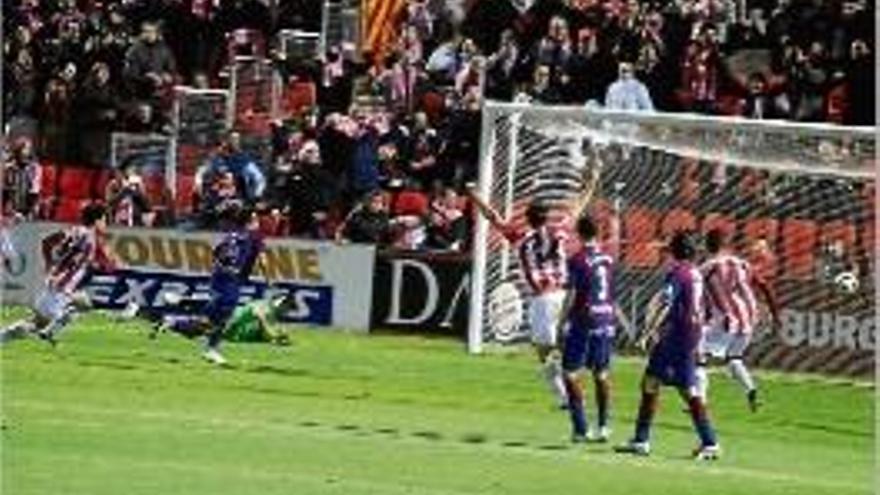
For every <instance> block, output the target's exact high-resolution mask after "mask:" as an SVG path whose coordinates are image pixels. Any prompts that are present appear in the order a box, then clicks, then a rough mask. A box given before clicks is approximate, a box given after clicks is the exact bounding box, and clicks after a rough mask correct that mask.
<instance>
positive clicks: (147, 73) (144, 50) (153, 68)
mask: <svg viewBox="0 0 880 495" xmlns="http://www.w3.org/2000/svg"><path fill="white" fill-rule="evenodd" d="M175 72H176V68H175V63H174V57H173V56H172V54H171V50H170V49H169V48H168V46H167V45H166V44H165V42H163V41H162V40H161V39H160V38H159V32H158V27H157V26H156V25H155V24H152V23H144V25H143V26H142V31H141V38H140V39H139V40H138V41H137V42H136V43H135V44H134V45H133V46H132V47H131V49H129V51H128V53H127V54H126V56H125V69H124V75H125V79H126V81H127V82H128V84H129V87H130V90H131V91H132V93H133V94H134V95H135V96H137V97H140V98H151V97H154V96H155V95H156V92H157V91H159V90H161V89H162V88H163V86H165V85H168V84H170V83H171V82H172V80H173V75H174V74H175Z"/></svg>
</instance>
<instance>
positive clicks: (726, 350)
mask: <svg viewBox="0 0 880 495" xmlns="http://www.w3.org/2000/svg"><path fill="white" fill-rule="evenodd" d="M751 341H752V334H751V333H730V332H728V331H726V330H721V329H717V328H708V329H706V331H705V333H704V334H703V339H702V340H701V342H700V353H701V354H703V355H709V356H711V357H714V358H718V359H724V358H728V357H743V355H744V354H745V352H746V349H748V347H749V344H750V343H751Z"/></svg>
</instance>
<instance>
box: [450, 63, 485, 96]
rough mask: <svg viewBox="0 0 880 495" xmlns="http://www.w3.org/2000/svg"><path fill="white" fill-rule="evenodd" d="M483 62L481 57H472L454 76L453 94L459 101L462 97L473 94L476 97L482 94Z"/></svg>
mask: <svg viewBox="0 0 880 495" xmlns="http://www.w3.org/2000/svg"><path fill="white" fill-rule="evenodd" d="M484 73H485V60H484V59H483V57H474V58H472V59H471V61H470V62H469V63H468V64H467V65H465V66H464V67H462V69H461V70H460V71H458V74H456V75H455V94H456V96H457V97H458V98H459V99H461V98H463V97H464V95H466V94H469V93H473V94H475V95H477V96H479V95H480V94H482V92H483V86H484V81H483V78H484Z"/></svg>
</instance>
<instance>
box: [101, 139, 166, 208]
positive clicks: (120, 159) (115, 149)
mask: <svg viewBox="0 0 880 495" xmlns="http://www.w3.org/2000/svg"><path fill="white" fill-rule="evenodd" d="M110 164H111V166H112V167H113V168H114V169H121V168H124V167H126V166H134V167H135V168H136V169H137V171H138V173H139V174H140V176H141V177H142V178H143V181H144V189H145V193H146V196H147V199H148V200H149V201H150V203H151V204H153V205H163V204H167V203H168V201H169V200H170V199H172V198H173V197H174V194H175V190H176V185H175V165H174V164H175V159H174V141H173V140H172V139H171V138H170V137H168V136H163V135H161V134H133V133H127V132H114V133H113V134H112V135H111V140H110Z"/></svg>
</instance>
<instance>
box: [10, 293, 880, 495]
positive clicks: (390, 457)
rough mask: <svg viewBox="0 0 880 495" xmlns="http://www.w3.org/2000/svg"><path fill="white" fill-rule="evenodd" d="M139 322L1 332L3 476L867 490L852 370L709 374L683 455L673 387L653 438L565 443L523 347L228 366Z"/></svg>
mask: <svg viewBox="0 0 880 495" xmlns="http://www.w3.org/2000/svg"><path fill="white" fill-rule="evenodd" d="M15 314H20V312H19V311H15ZM10 318H11V314H10V312H9V311H7V310H4V313H3V318H2V320H3V321H4V322H8V320H9V319H10ZM146 328H147V327H146V325H145V324H141V323H130V322H128V323H116V322H112V321H110V320H108V319H106V318H104V317H102V316H100V315H92V316H88V317H84V318H82V319H80V320H78V321H76V322H75V323H74V324H73V325H72V326H71V328H69V329H68V331H67V332H66V333H65V334H63V335H62V342H61V344H60V345H59V346H58V348H56V349H52V348H50V347H48V346H47V345H46V344H44V343H42V342H38V341H35V340H28V341H22V342H16V343H14V344H12V345H10V346H8V347H6V348H4V349H3V351H2V358H3V362H2V371H3V396H2V397H3V404H2V406H3V407H2V413H3V414H2V440H3V443H2V455H3V457H2V468H3V470H2V487H0V488H2V492H3V493H8V494H14V495H50V494H59V495H61V494H63V495H77V494H82V495H100V494H125V495H136V494H149V495H155V494H211V495H225V494H260V495H268V494H305V495H321V494H347V495H352V494H358V495H359V494H382V495H394V494H404V493H406V494H427V495H458V494H478V493H479V494H483V493H486V494H488V493H492V494H496V493H497V494H539V493H540V494H563V493H596V494H603V495H613V494H638V493H653V494H658V495H665V494H701V495H702V494H706V493H711V494H750V495H754V494H762V495H763V494H810V495H812V494H825V493H827V494H833V495H845V494H866V493H871V492H872V484H873V481H874V478H873V472H874V459H873V448H874V440H873V438H874V434H875V430H874V414H873V407H874V395H873V394H874V391H873V389H872V388H870V387H867V386H865V385H864V384H862V385H853V384H850V383H840V382H837V383H834V382H830V381H828V380H824V379H818V378H809V377H803V376H800V377H784V376H782V375H777V374H760V375H759V379H760V382H761V384H762V386H763V392H764V398H765V401H766V405H765V407H764V409H762V410H761V411H760V412H759V413H757V414H751V413H749V412H748V411H747V409H746V404H745V400H744V399H743V397H742V395H741V393H740V390H739V389H738V388H736V387H735V385H734V384H733V383H732V382H731V381H730V380H729V379H727V377H725V376H722V374H721V373H720V372H717V373H715V374H713V383H712V390H711V391H710V396H711V400H712V402H711V414H712V417H713V419H714V421H715V423H716V425H717V428H718V433H719V439H720V442H721V445H722V447H723V448H724V456H723V457H722V459H721V460H719V461H716V462H711V463H696V462H694V461H692V460H690V458H689V455H688V454H689V452H690V449H691V447H692V446H693V444H694V442H695V437H694V434H693V432H692V431H691V428H690V423H689V419H688V417H687V416H686V415H685V414H684V413H682V412H681V409H682V406H681V403H680V401H679V400H678V398H677V397H676V396H675V394H674V393H673V391H672V390H665V391H664V394H663V398H662V399H661V400H662V404H661V411H660V413H659V415H658V423H657V425H656V426H657V427H656V429H655V435H654V444H653V447H654V453H653V455H652V456H651V457H649V458H631V457H625V456H620V455H618V454H614V453H612V452H611V447H610V446H609V445H588V446H586V447H584V446H576V447H575V446H572V445H570V444H569V443H568V441H567V440H568V433H569V426H568V421H567V416H566V415H565V414H564V413H562V412H559V411H554V410H552V408H551V400H550V396H549V393H548V392H546V391H545V389H544V387H543V384H542V382H540V381H539V379H538V376H537V370H536V365H535V362H534V359H533V357H532V355H531V354H527V353H510V354H504V355H497V354H496V355H485V356H479V357H473V356H468V355H466V354H465V352H464V350H463V345H462V344H460V343H457V342H450V341H446V340H434V339H423V338H416V337H398V336H361V335H352V334H344V333H332V332H322V331H309V330H303V331H297V332H295V333H294V343H293V345H292V346H290V347H287V348H278V347H271V346H267V345H259V344H250V345H246V344H242V345H235V344H227V345H226V347H225V350H226V356H227V357H228V358H229V359H230V362H231V364H232V366H231V367H228V368H217V367H213V366H210V365H208V364H206V363H204V362H202V361H201V358H200V356H199V354H198V352H197V351H198V348H197V347H196V346H195V344H194V343H193V342H190V341H186V340H184V339H182V338H178V337H176V336H171V335H161V336H160V337H159V338H158V339H157V340H154V341H153V340H149V339H147V337H146ZM641 370H642V362H641V361H640V360H637V359H618V360H617V361H616V363H615V365H614V382H615V388H614V410H613V411H614V412H613V427H614V435H613V438H612V441H613V442H614V443H617V442H620V441H623V440H625V439H626V438H627V437H628V436H629V435H630V434H631V431H632V421H633V416H634V414H635V407H636V400H637V380H638V378H639V376H640V373H641ZM591 396H592V394H590V395H589V396H588V397H591ZM592 405H593V402H592V400H591V399H590V400H589V402H588V408H589V409H588V411H589V412H590V413H591V415H592V414H593V409H592Z"/></svg>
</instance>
